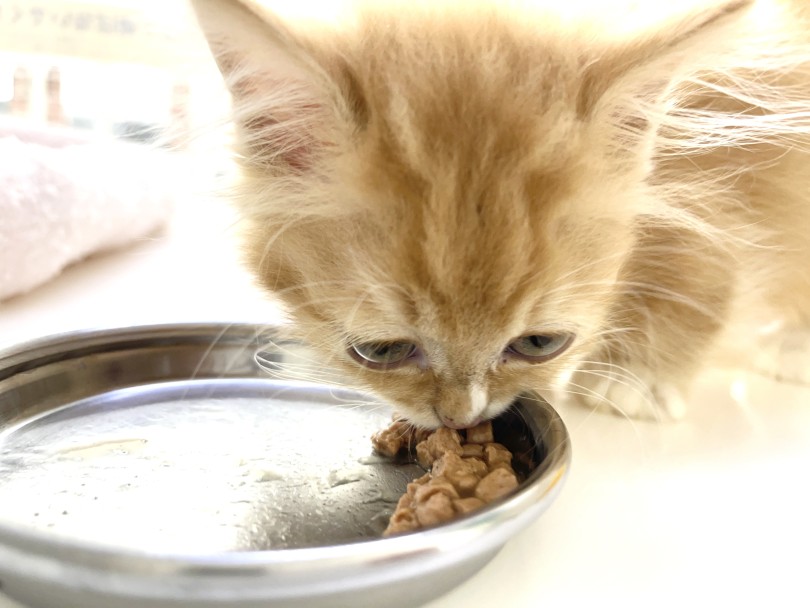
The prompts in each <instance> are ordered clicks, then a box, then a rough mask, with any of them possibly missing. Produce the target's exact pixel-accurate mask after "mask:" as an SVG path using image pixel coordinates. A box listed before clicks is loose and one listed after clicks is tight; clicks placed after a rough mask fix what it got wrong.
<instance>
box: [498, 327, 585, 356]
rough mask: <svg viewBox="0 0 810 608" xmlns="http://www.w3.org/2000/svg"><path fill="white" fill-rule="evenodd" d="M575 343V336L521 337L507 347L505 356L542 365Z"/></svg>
mask: <svg viewBox="0 0 810 608" xmlns="http://www.w3.org/2000/svg"><path fill="white" fill-rule="evenodd" d="M573 341H574V336H573V334H548V335H543V334H538V335H531V336H521V337H520V338H518V339H517V340H515V341H513V342H511V343H510V344H509V346H507V347H506V350H505V351H504V354H505V355H512V356H513V357H517V358H519V359H523V360H524V361H530V362H533V363H541V362H543V361H548V360H549V359H553V358H554V357H556V356H557V355H559V354H561V353H562V352H563V351H564V350H565V349H566V348H568V347H569V346H570V345H571V342H573Z"/></svg>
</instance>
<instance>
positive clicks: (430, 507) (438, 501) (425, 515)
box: [414, 493, 456, 526]
mask: <svg viewBox="0 0 810 608" xmlns="http://www.w3.org/2000/svg"><path fill="white" fill-rule="evenodd" d="M414 512H415V513H416V519H417V520H419V523H420V524H421V525H423V526H433V525H435V524H440V523H442V522H445V521H449V520H451V519H453V516H454V515H455V513H456V512H455V510H454V509H453V501H452V499H451V498H450V497H449V496H447V495H446V494H441V493H436V494H433V496H431V497H430V498H428V499H427V500H426V501H425V502H423V503H419V504H417V505H416V508H415V509H414Z"/></svg>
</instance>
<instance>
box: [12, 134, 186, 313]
mask: <svg viewBox="0 0 810 608" xmlns="http://www.w3.org/2000/svg"><path fill="white" fill-rule="evenodd" d="M175 161H176V159H174V158H173V157H172V156H171V154H170V153H168V152H166V151H162V150H152V149H149V148H146V147H143V146H138V145H135V144H127V143H120V142H115V141H111V140H103V139H100V138H91V137H88V136H86V135H84V134H83V133H81V132H80V131H74V130H70V129H64V128H48V127H41V126H29V125H27V124H25V123H20V122H12V121H7V122H3V121H0V300H2V299H4V298H8V297H10V296H12V295H15V294H19V293H23V292H26V291H28V290H30V289H32V288H34V287H36V286H37V285H40V284H42V283H44V282H45V281H48V280H50V279H52V278H53V277H55V276H56V275H58V274H59V273H60V272H61V271H62V269H63V268H64V267H65V266H67V265H68V264H71V263H73V262H76V261H78V260H81V259H82V258H84V257H87V256H88V255H90V254H92V253H94V252H97V251H101V250H104V249H110V248H115V247H120V246H123V245H126V244H129V243H132V242H133V241H134V240H136V239H138V238H140V237H144V236H146V235H148V234H149V233H151V232H154V231H156V230H157V229H158V228H159V227H160V226H161V225H162V224H164V223H165V222H166V220H167V219H168V217H169V215H170V213H171V209H172V200H173V198H174V193H173V191H175V190H176V189H177V187H176V184H177V183H178V179H177V178H178V175H177V174H178V173H179V171H177V169H178V168H179V167H180V164H179V162H175Z"/></svg>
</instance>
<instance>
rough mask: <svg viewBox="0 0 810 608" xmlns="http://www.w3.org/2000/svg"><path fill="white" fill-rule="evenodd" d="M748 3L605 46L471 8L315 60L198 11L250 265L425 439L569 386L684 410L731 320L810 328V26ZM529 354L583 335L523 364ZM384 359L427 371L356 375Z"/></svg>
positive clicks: (377, 15)
mask: <svg viewBox="0 0 810 608" xmlns="http://www.w3.org/2000/svg"><path fill="white" fill-rule="evenodd" d="M747 4H748V3H746V2H731V3H728V2H727V3H725V5H722V4H721V5H720V6H719V7H715V8H712V9H708V10H706V11H705V12H698V13H697V14H695V15H693V16H691V17H689V18H682V19H680V20H674V21H672V22H670V23H667V24H665V25H662V26H660V27H658V28H657V29H653V30H652V31H651V32H648V33H639V34H635V35H632V36H631V35H629V34H628V36H627V37H626V38H623V39H619V40H611V39H610V36H603V35H601V34H600V33H599V32H598V31H596V30H594V29H592V27H586V26H576V25H574V26H572V25H570V24H568V25H563V23H562V22H559V23H557V22H555V21H554V20H553V19H550V18H549V17H548V15H545V16H544V17H543V18H540V14H539V13H534V12H532V11H528V12H515V13H512V12H509V11H505V10H500V9H496V8H486V7H482V6H478V5H476V6H475V8H471V6H472V5H470V4H469V3H465V4H464V5H463V7H458V6H456V7H455V8H453V7H449V8H439V9H435V8H434V9H430V10H429V9H413V10H412V11H410V12H406V13H404V14H398V13H395V12H394V11H393V10H392V11H391V12H385V11H383V12H380V11H373V12H372V13H371V16H369V17H365V18H361V19H360V20H359V22H358V24H357V25H356V26H355V27H350V28H348V29H347V30H346V31H344V32H327V33H324V32H320V33H319V34H318V35H317V36H315V35H309V36H308V35H305V34H304V33H301V32H299V33H295V34H293V33H291V31H290V30H288V29H287V28H286V27H284V26H281V25H280V24H279V23H278V22H277V21H276V20H275V18H273V17H271V16H267V15H265V16H262V17H259V16H258V14H257V13H255V12H253V9H249V8H245V5H243V4H241V3H240V2H236V1H230V2H229V1H227V0H195V5H196V7H197V9H198V12H199V13H200V16H201V23H202V25H203V27H204V29H205V30H206V33H207V35H208V36H209V40H210V42H211V46H212V49H213V51H214V55H215V57H216V58H217V59H218V62H219V64H220V67H221V69H222V70H223V73H224V74H225V76H226V79H227V81H228V83H229V85H230V87H231V90H232V91H233V93H234V109H235V118H236V122H237V124H238V125H239V127H240V137H241V152H242V167H243V182H242V186H241V189H240V194H239V202H240V205H241V209H242V211H243V214H244V217H245V219H246V222H247V225H248V233H247V243H248V251H249V260H250V262H251V263H252V264H253V266H254V267H255V269H256V271H257V273H258V276H259V277H260V279H261V280H262V282H263V283H264V284H265V285H267V287H269V288H270V289H273V290H275V291H276V292H277V293H278V294H279V295H280V297H281V298H282V299H283V300H284V301H285V302H286V303H287V304H288V305H289V307H290V310H291V313H292V315H293V316H294V321H295V322H294V324H293V326H292V327H293V329H294V330H296V331H297V332H298V335H299V337H301V338H302V339H304V340H305V341H307V342H309V343H310V344H311V345H313V346H314V347H316V349H317V350H318V351H320V352H321V353H322V354H323V356H324V360H325V362H326V363H328V364H330V365H333V366H337V367H340V368H343V369H345V371H346V373H347V374H348V375H349V376H350V377H352V378H353V379H354V380H355V381H356V382H357V383H358V384H360V385H362V386H365V387H367V388H370V389H372V390H374V391H376V392H378V393H379V394H381V395H382V396H384V397H385V398H387V399H389V400H391V401H393V402H394V403H396V405H397V406H398V407H399V408H400V409H401V410H402V411H403V412H405V413H406V414H408V415H409V416H410V417H411V419H412V420H413V421H414V422H415V423H417V424H421V425H425V426H435V425H437V424H439V423H442V422H443V423H446V424H451V425H457V426H465V425H468V424H471V423H473V422H474V421H475V419H477V418H480V417H490V416H493V415H495V414H497V413H498V412H499V411H501V410H502V409H503V408H504V407H505V406H507V405H508V403H509V402H510V401H511V399H512V398H513V397H514V395H515V394H516V393H517V392H519V391H522V390H525V389H532V388H533V389H540V390H543V389H547V388H549V387H550V386H551V385H552V384H553V383H554V381H555V379H556V378H557V377H559V376H560V374H562V373H564V372H566V371H568V370H572V369H575V368H579V372H578V373H577V374H575V375H574V376H573V378H572V380H571V385H570V387H571V390H572V391H574V392H577V393H580V394H581V395H582V396H583V398H584V399H585V400H586V401H589V402H591V403H594V402H597V401H600V400H604V401H606V402H608V403H610V404H611V405H614V406H615V407H617V408H618V409H620V410H622V411H625V412H629V413H643V410H644V409H645V408H647V407H653V408H655V407H656V406H657V407H658V408H663V410H664V411H668V412H669V413H672V414H677V413H678V412H679V411H680V410H681V409H682V402H683V397H684V395H685V393H686V390H687V388H688V384H689V381H690V380H691V378H692V376H693V375H694V373H695V372H696V371H697V370H698V369H699V367H700V365H701V362H702V361H703V360H704V358H705V357H706V356H707V354H708V353H709V352H710V351H711V349H712V348H713V345H714V344H715V343H716V341H717V338H718V337H719V336H720V335H721V334H722V333H723V332H724V331H728V328H729V327H732V326H733V325H732V322H733V321H734V322H736V320H738V319H740V320H742V319H743V318H745V319H746V320H747V321H748V322H751V321H763V320H767V319H770V318H771V317H779V318H781V319H784V320H785V322H786V323H787V324H788V325H789V326H790V327H799V326H802V327H804V326H806V325H807V321H808V315H809V314H810V270H809V269H808V265H807V261H808V257H809V256H808V254H810V237H808V232H810V157H809V156H808V150H810V110H809V108H810V35H808V33H807V30H808V26H810V10H808V9H807V8H804V5H803V4H801V6H800V2H799V0H795V1H794V2H788V1H781V2H780V1H779V0H760V1H759V2H756V3H754V4H755V6H754V8H749V7H747V6H746V5H747ZM537 335H540V336H545V337H548V336H552V337H556V336H567V337H570V336H575V337H574V338H573V341H572V342H570V347H569V348H567V350H566V349H565V348H561V349H560V350H559V352H558V353H555V354H558V355H559V356H556V357H551V356H550V357H539V356H537V357H534V356H533V357H523V356H520V355H516V354H515V351H514V348H512V345H514V344H515V341H516V340H517V339H519V338H520V337H521V336H523V337H525V336H537ZM394 342H395V343H398V344H410V345H415V348H416V350H415V351H413V353H414V354H412V355H410V356H409V358H407V359H405V360H404V361H403V362H399V363H398V364H397V365H396V366H394V365H391V366H389V369H386V370H383V371H381V370H378V369H370V368H369V367H368V366H363V365H359V364H358V363H357V361H358V360H362V359H358V357H357V356H356V355H352V345H358V344H359V345H367V344H369V343H383V344H390V343H394ZM361 350H362V349H361ZM532 352H534V351H532ZM537 352H538V353H539V352H541V351H539V350H538V351H537ZM540 361H542V362H540ZM400 363H401V364H400ZM648 411H649V410H648ZM655 411H659V410H653V412H655Z"/></svg>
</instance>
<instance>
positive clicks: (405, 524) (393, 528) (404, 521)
mask: <svg viewBox="0 0 810 608" xmlns="http://www.w3.org/2000/svg"><path fill="white" fill-rule="evenodd" d="M418 529H419V520H418V519H417V517H416V512H415V511H414V510H413V509H397V510H396V511H394V514H393V515H392V516H391V519H390V520H389V521H388V527H387V528H386V529H385V532H383V536H389V535H391V534H401V533H402V532H411V531H412V530H418Z"/></svg>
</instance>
